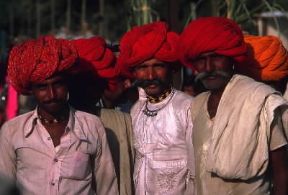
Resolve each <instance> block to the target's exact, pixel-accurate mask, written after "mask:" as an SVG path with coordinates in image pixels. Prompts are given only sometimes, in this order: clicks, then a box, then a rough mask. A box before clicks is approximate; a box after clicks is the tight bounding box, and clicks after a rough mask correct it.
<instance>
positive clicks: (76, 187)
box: [0, 36, 118, 195]
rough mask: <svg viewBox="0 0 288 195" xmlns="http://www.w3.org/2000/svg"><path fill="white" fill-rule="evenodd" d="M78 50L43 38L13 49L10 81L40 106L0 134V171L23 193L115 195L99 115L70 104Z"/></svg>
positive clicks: (54, 40)
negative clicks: (70, 82) (71, 70)
mask: <svg viewBox="0 0 288 195" xmlns="http://www.w3.org/2000/svg"><path fill="white" fill-rule="evenodd" d="M79 55H81V51H79V50H77V49H76V48H75V46H74V45H73V44H72V43H71V42H70V41H68V40H62V39H55V38H54V37H53V36H43V37H40V38H38V39H37V40H29V41H26V42H24V43H23V44H20V45H16V46H15V47H13V48H12V50H11V52H10V55H9V62H8V77H9V81H10V82H11V83H12V85H13V86H14V87H15V88H16V89H17V90H18V91H19V92H20V93H25V94H29V93H30V94H32V95H33V96H34V97H35V99H36V101H37V103H38V105H37V108H36V109H35V110H33V111H31V112H28V113H26V114H23V115H20V116H18V117H16V118H14V119H13V120H10V121H8V122H6V123H5V124H4V125H3V127H2V129H1V131H0V173H2V174H4V175H5V176H7V177H9V178H12V179H14V180H16V181H17V182H18V183H19V184H20V185H21V186H23V194H39V193H41V194H47V195H48V194H49V195H50V194H87V195H88V194H102V195H106V194H111V195H114V194H118V188H117V179H116V175H115V171H114V166H113V161H112V158H111V154H110V150H109V147H108V144H107V140H106V134H105V130H104V127H103V125H102V123H101V121H100V120H99V118H98V117H96V116H94V115H91V114H88V113H85V112H81V111H78V110H75V109H73V108H72V107H71V106H69V104H68V99H69V90H68V84H67V82H68V79H69V78H68V77H69V74H68V72H69V71H70V69H71V68H72V67H73V66H74V64H75V62H76V61H77V60H78V59H79Z"/></svg>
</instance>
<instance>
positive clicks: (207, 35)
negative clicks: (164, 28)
mask: <svg viewBox="0 0 288 195" xmlns="http://www.w3.org/2000/svg"><path fill="white" fill-rule="evenodd" d="M179 42H180V43H179V49H178V52H179V57H180V60H181V62H182V63H183V64H184V65H186V66H188V67H189V68H193V64H192V60H193V59H195V58H196V57H198V56H199V55H201V54H202V53H207V52H214V53H216V54H219V55H224V56H228V57H231V58H233V59H234V61H235V62H236V63H237V64H240V63H243V62H244V61H245V60H246V59H247V48H246V44H245V42H244V39H243V34H242V31H241V29H240V28H239V26H238V25H237V24H236V23H235V22H234V21H233V20H230V19H227V18H223V17H203V18H199V19H196V20H194V21H192V22H190V24H188V26H187V27H186V28H185V29H184V31H183V32H182V34H181V35H180V41H179Z"/></svg>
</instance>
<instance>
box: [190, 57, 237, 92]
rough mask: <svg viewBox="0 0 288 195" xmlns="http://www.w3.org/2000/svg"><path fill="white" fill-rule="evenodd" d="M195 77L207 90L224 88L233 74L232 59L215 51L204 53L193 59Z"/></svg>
mask: <svg viewBox="0 0 288 195" xmlns="http://www.w3.org/2000/svg"><path fill="white" fill-rule="evenodd" d="M193 66H194V67H195V69H196V71H195V73H196V77H195V80H196V81H198V80H200V81H201V82H202V84H203V85H204V87H205V88H206V89H208V90H220V89H223V88H225V86H226V85H227V83H228V82H229V80H230V78H231V77H232V75H233V61H232V59H230V58H229V57H226V56H223V55H218V54H215V53H204V54H201V55H200V56H199V57H197V58H196V59H195V60H193Z"/></svg>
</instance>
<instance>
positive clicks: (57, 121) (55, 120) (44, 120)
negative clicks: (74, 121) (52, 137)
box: [38, 114, 66, 124]
mask: <svg viewBox="0 0 288 195" xmlns="http://www.w3.org/2000/svg"><path fill="white" fill-rule="evenodd" d="M38 117H39V119H40V121H41V122H43V123H45V124H56V123H61V122H63V121H65V120H66V119H65V118H64V117H63V118H58V119H57V118H53V119H47V118H44V117H43V116H41V115H39V114H38Z"/></svg>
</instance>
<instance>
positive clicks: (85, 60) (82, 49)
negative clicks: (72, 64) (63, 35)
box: [72, 37, 117, 90]
mask: <svg viewBox="0 0 288 195" xmlns="http://www.w3.org/2000/svg"><path fill="white" fill-rule="evenodd" d="M72 43H73V45H75V47H76V49H77V52H78V55H79V60H78V62H79V64H80V66H78V71H79V72H85V71H90V70H91V71H93V72H94V73H95V76H97V77H100V78H104V79H107V80H108V87H109V89H111V90H113V89H114V88H116V86H117V80H116V76H117V74H116V71H115V63H116V57H115V55H114V54H113V52H112V51H111V50H110V49H109V48H107V45H106V42H105V40H104V39H103V38H101V37H92V38H89V39H77V40H72Z"/></svg>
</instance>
